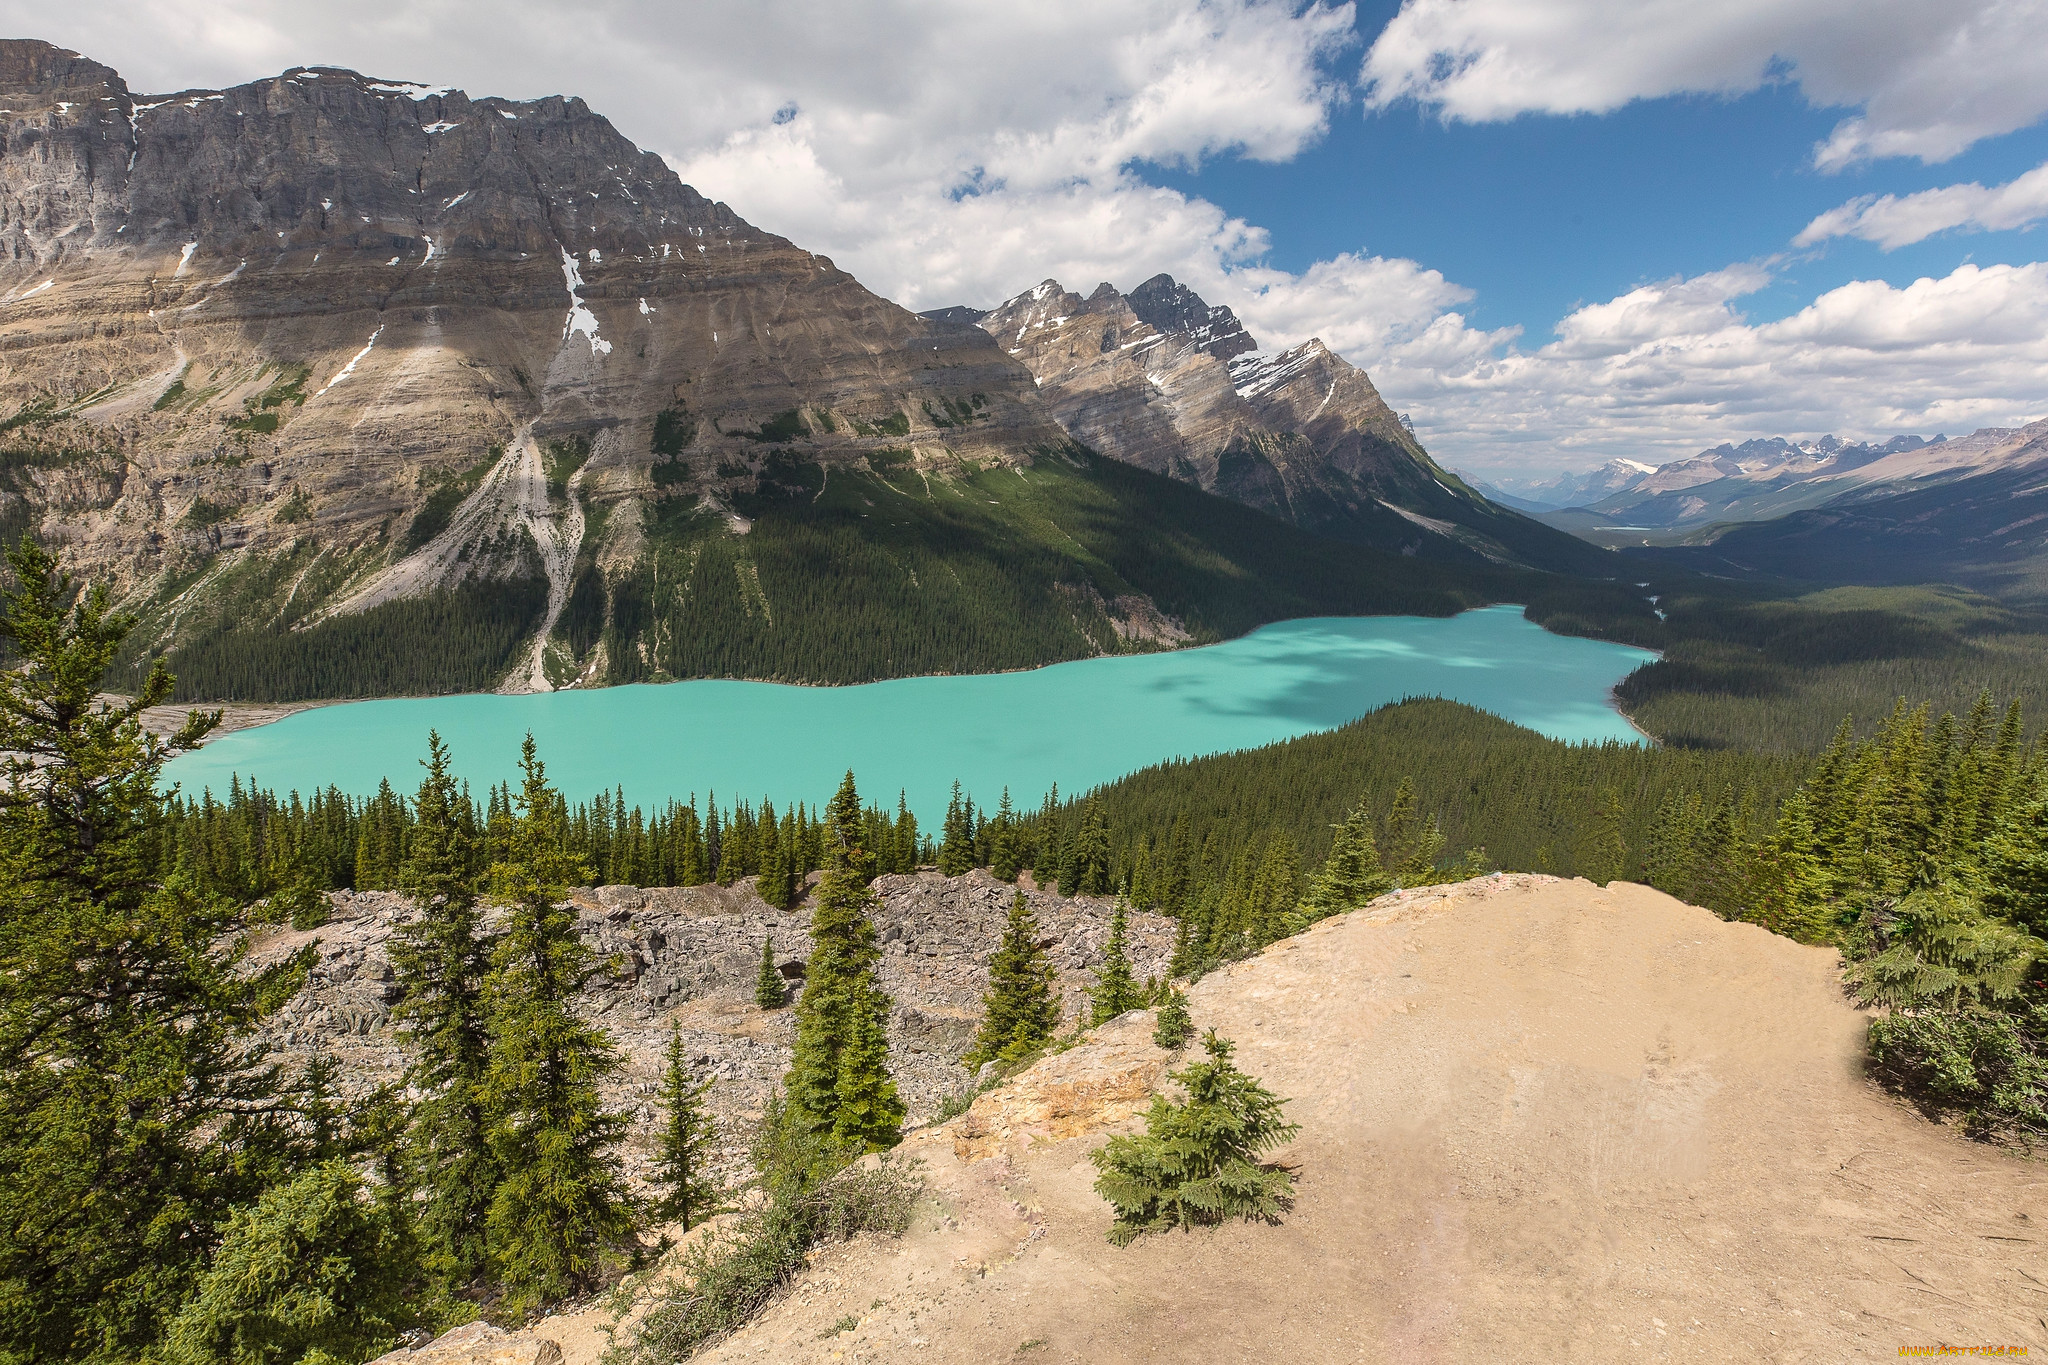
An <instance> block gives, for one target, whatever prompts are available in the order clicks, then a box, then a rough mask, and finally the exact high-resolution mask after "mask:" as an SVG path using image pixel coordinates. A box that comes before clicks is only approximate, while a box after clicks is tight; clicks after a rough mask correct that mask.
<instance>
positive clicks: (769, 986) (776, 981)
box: [754, 934, 789, 1010]
mask: <svg viewBox="0 0 2048 1365" xmlns="http://www.w3.org/2000/svg"><path fill="white" fill-rule="evenodd" d="M754 1003H755V1004H756V1005H758V1006H760V1007H761V1008H762V1009H764V1010H779V1009H781V1008H782V1007H783V1006H784V1005H786V1004H788V1003H789V987H788V985H787V984H786V983H785V982H784V981H783V979H782V973H781V972H779V971H777V970H776V967H775V938H774V936H773V935H772V934H771V935H770V936H769V937H767V938H764V939H762V940H761V970H760V971H759V972H757V973H755V975H754Z"/></svg>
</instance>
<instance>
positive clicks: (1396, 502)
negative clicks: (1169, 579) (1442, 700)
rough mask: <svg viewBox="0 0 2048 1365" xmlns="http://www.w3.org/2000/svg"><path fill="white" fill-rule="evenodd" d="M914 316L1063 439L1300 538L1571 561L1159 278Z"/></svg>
mask: <svg viewBox="0 0 2048 1365" xmlns="http://www.w3.org/2000/svg"><path fill="white" fill-rule="evenodd" d="M927 316H929V317H933V318H935V319H942V320H945V321H948V322H950V323H952V324H953V325H956V326H958V325H959V324H961V323H963V322H966V321H968V320H970V319H971V320H973V321H975V322H976V323H977V324H978V325H979V326H980V327H981V328H982V329H983V330H985V331H987V332H988V333H989V334H990V335H992V336H993V337H995V339H996V340H997V342H998V343H999V344H1000V345H1001V346H1002V348H1003V349H1004V350H1006V351H1007V352H1009V353H1010V354H1011V355H1013V356H1015V357H1017V359H1019V360H1021V361H1023V362H1024V363H1025V364H1026V365H1027V366H1029V367H1030V369H1031V372H1032V374H1033V375H1035V376H1036V377H1037V379H1038V384H1039V393H1040V395H1041V396H1042V397H1043V398H1044V399H1045V400H1046V401H1047V403H1049V404H1050V405H1051V407H1052V410H1053V413H1054V414H1055V415H1056V416H1057V417H1058V418H1059V420H1060V423H1061V425H1062V426H1064V427H1065V428H1066V430H1067V432H1068V433H1069V434H1070V435H1072V436H1073V437H1074V439H1076V440H1078V441H1080V442H1082V443H1083V444H1085V445H1088V446H1091V447H1093V448H1094V449H1096V450H1098V451H1100V452H1102V453H1103V454H1105V455H1110V456H1113V457H1115V458H1116V459H1119V460H1123V461H1126V462H1128V463H1130V464H1135V465H1138V466H1140V467H1141V468H1144V469H1149V470H1152V471H1153V472H1155V473H1160V474H1167V475H1170V476H1171V477H1173V478H1177V479H1181V480H1184V481H1185V482H1188V483H1192V484H1195V485H1197V486H1198V487H1201V488H1203V489H1206V490H1208V491H1209V492H1212V493H1218V494H1221V495H1223V496H1225V497H1229V498H1233V499H1235V500H1237V501H1239V502H1242V503H1246V504H1249V505H1250V506H1253V507H1257V508H1259V509H1260V510H1262V511H1266V512H1270V513H1272V514H1273V515H1275V516H1278V517H1282V518H1284V519H1286V520H1288V521H1292V522H1294V523H1295V524H1296V525H1298V526H1301V527H1303V528H1305V529H1307V530H1313V531H1319V532H1322V533H1324V534H1328V535H1333V536H1336V537H1338V538H1340V539H1346V540H1355V541H1360V542H1363V543H1366V544H1371V545H1376V546H1381V547H1384V548H1397V547H1398V548H1400V549H1402V550H1404V551H1406V552H1408V553H1417V552H1424V551H1427V552H1432V553H1453V554H1464V553H1477V554H1479V555H1481V556H1484V557H1487V558H1491V559H1496V560H1501V561H1509V562H1521V563H1534V564H1538V565H1540V566H1543V567H1554V566H1556V565H1557V564H1558V563H1560V562H1562V560H1568V559H1570V558H1571V557H1572V556H1573V555H1574V554H1575V553H1576V552H1575V550H1574V549H1573V548H1572V547H1569V546H1566V545H1565V544H1564V543H1563V542H1561V541H1559V540H1557V539H1556V538H1555V537H1554V536H1553V535H1552V534H1551V533H1549V532H1548V531H1547V530H1546V529H1545V528H1543V527H1540V526H1537V525H1535V524H1534V523H1532V522H1530V521H1528V520H1527V519H1526V518H1523V517H1521V516H1519V515H1517V514H1514V513H1511V512H1506V511H1504V510H1503V509H1501V508H1499V507H1496V506H1494V505H1493V504H1491V503H1489V502H1487V501H1486V499H1485V498H1483V497H1481V496H1480V495H1479V494H1478V493H1476V492H1474V491H1473V490H1472V489H1470V488H1468V487H1467V486H1465V484H1464V483H1462V482H1461V481H1460V480H1459V479H1458V477H1457V476H1456V475H1455V474H1452V473H1450V472H1448V471H1447V470H1445V469H1443V468H1442V467H1441V466H1439V465H1438V464H1437V463H1436V462H1435V461H1434V460H1432V459H1431V458H1430V457H1429V455H1428V453H1427V452H1426V451H1424V450H1423V448H1422V446H1421V443H1420V442H1418V441H1417V440H1416V439H1415V436H1414V433H1412V432H1410V431H1409V430H1408V429H1407V427H1405V426H1404V425H1403V424H1402V422H1401V419H1400V418H1399V417H1398V416H1397V415H1396V414H1395V413H1394V411H1393V410H1392V409H1391V408H1389V407H1388V406H1387V404H1386V401H1385V400H1384V399H1382V398H1381V397H1380V394H1379V391H1378V390H1377V389H1375V388H1374V387H1373V384H1372V380H1371V379H1369V378H1368V377H1367V376H1366V374H1365V372H1364V371H1363V370H1360V369H1358V368H1357V367H1356V366H1354V365H1352V364H1350V363H1349V362H1347V361H1346V360H1344V359H1343V358H1342V357H1341V356H1338V355H1335V354H1333V353H1332V352H1331V351H1330V350H1329V348H1328V347H1326V346H1324V345H1323V344H1322V342H1320V341H1315V340H1311V341H1307V342H1304V343H1303V344H1301V345H1299V346H1296V347H1293V348H1291V349H1289V350H1286V351H1281V352H1279V353H1277V354H1270V355H1269V354H1266V353H1264V352H1262V351H1260V350H1259V347H1258V343H1257V341H1256V340H1255V339H1254V338H1253V337H1252V336H1251V335H1250V334H1249V333H1248V332H1246V331H1245V329H1244V326H1243V324H1241V323H1240V322H1239V321H1238V319H1237V317H1236V315H1235V314H1233V313H1232V312H1231V310H1230V309H1228V308H1222V307H1213V308H1212V307H1211V306H1209V304H1207V303H1205V302H1204V301H1203V300H1202V298H1201V297H1200V296H1199V295H1197V294H1196V293H1195V292H1194V291H1193V290H1191V289H1189V288H1188V287H1187V286H1186V285H1183V284H1179V283H1177V282H1176V281H1175V280H1174V279H1173V277H1172V276H1170V275H1156V276H1154V277H1153V278H1151V279H1149V280H1147V281H1145V283H1143V284H1142V285H1139V286H1138V287H1137V288H1136V289H1134V290H1132V291H1131V292H1130V293H1129V294H1128V295H1125V294H1121V293H1119V292H1117V290H1116V289H1115V288H1114V287H1113V286H1111V285H1109V284H1101V285H1098V286H1096V288H1095V291H1094V292H1093V293H1091V294H1089V295H1088V296H1087V297H1086V298H1083V297H1081V296H1080V295H1078V294H1074V293H1071V292H1069V291H1068V290H1066V289H1065V288H1063V287H1062V286H1061V285H1060V283H1059V282H1058V281H1057V280H1047V281H1045V282H1044V283H1042V284H1040V285H1039V286H1038V287H1037V288H1035V289H1033V290H1031V291H1029V292H1028V293H1024V294H1020V295H1018V296H1017V297H1016V298H1014V299H1011V300H1009V301H1008V302H1007V303H1004V304H1002V305H1001V306H999V307H997V308H995V309H992V310H990V311H989V312H987V313H985V314H980V315H978V316H976V315H974V314H973V313H972V311H971V310H962V309H943V310H939V311H938V312H937V313H935V314H928V315H927ZM1560 556H1561V557H1562V560H1561V559H1560Z"/></svg>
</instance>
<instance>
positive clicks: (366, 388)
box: [0, 41, 1061, 685]
mask: <svg viewBox="0 0 2048 1365" xmlns="http://www.w3.org/2000/svg"><path fill="white" fill-rule="evenodd" d="M0 105H4V108H5V110H6V112H5V113H4V114H0V246H4V253H5V255H4V260H0V357H4V360H0V417H5V416H9V415H11V416H12V417H13V418H14V420H13V421H11V422H9V423H8V424H7V425H8V427H9V428H10V430H9V431H8V432H7V440H8V442H9V443H10V445H11V446H12V447H14V448H16V449H20V450H24V451H26V452H28V453H29V456H28V458H25V459H22V460H17V461H15V462H14V464H13V465H12V466H10V468H9V470H8V471H7V473H6V474H5V476H4V477H5V478H7V479H9V480H11V486H10V488H9V490H8V492H7V494H6V497H5V503H4V506H0V517H4V519H5V520H7V521H8V522H9V523H10V524H11V525H15V526H20V525H24V524H27V525H33V526H34V527H35V528H36V529H37V530H39V531H40V533H41V534H42V535H44V536H45V537H46V538H52V539H56V540H60V541H62V542H64V544H65V545H66V558H67V561H68V563H69V564H70V565H71V566H72V567H73V568H74V569H77V570H82V571H84V572H86V573H90V574H93V575H95V576H99V577H103V578H111V579H113V580H114V581H116V582H117V583H119V584H120V585H122V586H123V587H124V588H125V589H128V590H130V592H131V600H134V601H137V602H146V601H147V599H148V596H149V593H150V592H151V591H152V590H153V589H154V588H155V587H156V586H157V585H158V584H160V583H163V582H165V581H166V580H167V579H172V578H178V577H189V576H190V575H192V574H194V573H196V572H199V571H201V570H205V571H206V572H207V578H206V580H205V581H204V582H203V583H202V585H201V586H200V587H199V588H198V589H197V590H196V591H195V592H193V593H192V594H190V595H189V596H187V597H186V598H184V599H183V600H182V601H181V602H180V603H179V604H178V606H177V607H176V608H173V609H170V610H167V611H165V612H164V613H162V614H161V615H160V616H158V617H156V618H153V619H154V621H155V623H156V624H157V625H159V626H160V627H161V628H162V629H164V630H170V629H172V628H174V627H175V626H176V625H178V623H179V622H189V620H191V619H192V618H193V617H194V616H196V615H200V614H203V610H202V609H203V608H204V607H205V605H206V603H207V602H208V601H209V600H213V599H210V598H209V597H208V593H209V592H213V591H214V589H215V587H217V586H218V584H219V583H220V581H222V579H223V576H224V575H225V576H229V577H232V576H235V575H239V581H240V587H239V589H238V591H240V592H242V593H243V600H242V603H241V609H243V610H247V609H248V608H249V607H250V606H252V605H253V606H255V607H256V608H257V609H258V610H257V614H258V616H259V617H260V616H261V615H262V614H263V612H266V611H279V612H285V613H287V614H288V615H289V616H290V618H291V619H294V620H296V619H303V618H306V617H308V616H310V615H317V614H318V613H320V612H323V611H330V610H336V609H339V610H345V611H346V610H359V609H362V608H364V607H368V606H373V605H376V604H377V603H379V602H382V601H387V600H391V599H392V598H394V597H403V596H408V595H415V594H418V593H420V592H424V591H429V590H432V589H435V588H440V587H447V586H449V585H451V584H454V583H457V582H460V581H462V580H464V579H470V578H483V579H491V578H503V577H511V576H532V575H534V574H536V573H540V572H543V571H545V572H546V573H547V575H548V577H549V579H550V581H551V584H552V586H553V587H554V588H555V592H554V593H553V595H552V598H551V602H550V611H551V613H552V614H555V615H558V614H559V612H560V610H561V607H562V598H563V597H564V596H565V594H566V587H567V582H566V580H567V575H568V572H569V569H570V566H571V564H572V563H573V561H574V560H575V558H576V556H577V554H578V552H579V550H583V551H584V552H585V553H586V554H587V553H588V548H589V547H586V546H584V545H582V540H583V536H584V533H585V530H586V525H588V527H589V529H590V530H591V534H593V535H597V534H598V532H597V530H596V526H597V523H599V522H600V521H601V522H602V525H603V531H602V536H603V545H602V546H601V547H600V549H599V554H600V556H601V557H602V556H610V557H611V558H613V559H622V560H625V561H630V560H631V558H632V556H633V554H634V552H635V548H634V547H635V538H636V535H637V528H638V527H639V526H640V524H641V521H642V519H643V517H644V515H645V514H646V512H647V509H648V507H649V505H650V504H652V503H653V502H655V501H657V500H661V499H677V498H680V499H684V500H685V501H686V502H692V503H698V504H701V505H702V506H704V507H705V508H707V509H709V510H712V511H717V510H719V509H720V508H721V507H722V506H723V505H724V504H723V497H724V493H725V491H726V490H727V489H729V488H731V487H734V486H748V485H749V484H750V483H751V480H752V478H753V476H754V471H755V470H756V469H757V468H758V466H759V465H760V463H761V461H762V458H763V456H764V455H765V454H767V453H769V452H772V451H774V450H779V449H786V448H794V449H796V450H799V451H802V452H804V454H805V455H806V457H807V458H811V459H818V460H822V461H827V462H829V461H831V460H835V459H839V460H844V459H858V458H860V457H861V456H862V455H863V454H864V453H866V452H867V451H869V450H874V449H880V448H884V447H888V448H893V449H897V450H902V449H904V448H908V449H909V450H910V451H911V452H912V453H913V457H914V458H916V459H917V460H919V461H921V462H931V461H937V462H944V461H948V460H968V461H977V462H986V461H989V460H1005V461H1028V459H1029V456H1028V451H1029V449H1030V448H1031V447H1032V446H1034V445H1039V444H1044V443H1047V442H1057V441H1059V440H1060V439H1061V435H1060V432H1059V430H1058V428H1057V427H1056V426H1055V425H1054V424H1053V423H1052V422H1051V421H1050V420H1049V419H1048V418H1047V417H1046V415H1045V413H1044V411H1043V409H1042V407H1041V406H1040V405H1039V404H1037V402H1036V401H1035V399H1034V397H1033V395H1032V394H1031V383H1030V377H1029V376H1028V375H1027V374H1026V373H1025V372H1024V371H1023V370H1022V368H1021V367H1019V366H1018V365H1016V364H1015V363H1014V362H1012V361H1011V360H1009V359H1008V358H1007V357H1005V356H1004V355H1003V354H1002V353H1001V351H1000V349H999V348H997V347H996V346H995V345H994V344H993V343H992V342H990V341H989V339H988V338H987V337H986V336H985V335H983V334H982V333H980V332H978V331H971V330H959V329H948V328H945V327H942V326H939V325H936V324H933V323H931V322H928V321H926V320H925V319H922V318H920V317H918V316H916V315H915V314H912V313H909V312H907V311H905V310H904V309H901V308H898V307H897V306H895V305H894V304H891V303H889V302H888V301H887V300H885V299H881V298H878V297H876V296H875V295H874V294H871V293H869V292H868V291H867V290H866V289H864V288H862V287H861V286H860V284H859V283H858V282H856V281H855V280H854V279H853V278H852V277H851V276H849V275H847V274H846V273H845V272H844V271H841V270H839V269H837V268H836V267H834V266H833V264H832V262H831V261H829V260H827V259H825V258H823V257H820V256H816V255H813V254H811V253H810V252H807V251H804V250H802V249H801V248H799V247H797V246H795V245H793V244H791V243H790V242H788V241H785V240H784V239H782V238H780V237H776V236H774V235H772V234H770V233H766V232H763V231H761V230H759V229H757V228H755V227H753V226H751V225H749V224H748V223H746V222H744V221H743V220H741V219H740V218H739V217H737V216H736V215H735V214H734V213H733V212H732V211H731V210H730V209H728V208H726V207H725V206H724V205H722V204H718V203H713V202H711V201H710V200H707V199H706V198H704V197H703V196H702V195H700V194H698V193H697V192H696V191H695V190H693V189H692V188H690V187H689V186H687V185H685V184H683V183H682V182H681V181H680V180H678V179H677V178H676V176H675V174H674V173H673V172H672V171H670V170H669V169H668V167H667V166H666V164H665V163H663V162H662V160H661V159H660V158H659V157H657V156H655V155H653V154H652V153H647V152H642V151H640V150H639V149H638V148H636V147H635V146H633V144H632V143H630V142H629V141H627V140H626V139H625V138H624V137H622V136H620V134H619V133H618V132H617V131H616V130H615V129H614V128H613V127H612V126H611V125H610V124H609V123H608V122H606V120H605V119H603V118H602V117H600V116H599V115H597V114H595V113H593V112H592V111H591V110H590V109H589V108H588V107H587V106H586V105H585V104H584V103H583V101H582V100H580V99H574V98H561V97H551V98H547V99H541V100H533V101H525V102H515V101H510V100H503V99H496V98H487V97H480V98H475V99H472V98H471V97H469V96H468V95H466V94H464V93H463V92H461V91H458V90H450V89H440V88H430V87H425V86H418V85H410V84H405V83H401V82H392V81H381V80H373V79H370V78H368V77H364V76H361V75H358V74H356V73H353V72H349V71H340V70H335V69H331V68H316V69H299V70H293V71H288V72H286V73H284V74H283V75H282V76H279V77H277V78H275V79H273V80H265V81H257V82H253V83H251V84H248V85H242V86H237V87H235V88H233V89H230V90H220V91H206V90H189V91H181V92H179V93H177V94H174V95H160V96H147V97H144V96H137V95H134V94H132V93H131V92H130V91H129V90H128V88H127V86H126V84H125V83H124V82H123V81H122V79H121V77H120V76H119V75H118V74H117V73H115V72H114V71H112V70H111V69H109V68H107V67H105V66H101V65H99V64H98V63H95V62H92V61H89V60H87V59H85V58H83V57H80V56H78V55H76V54H73V53H69V52H65V51H62V50H60V49H58V48H54V47H52V46H50V45H48V44H46V43H40V42H33V41H7V42H0ZM663 413H667V414H668V416H667V418H666V419H665V420H663V421H662V423H661V425H660V427H659V430H657V419H658V418H659V417H660V415H661V414H663ZM934 414H938V415H939V416H938V417H935V416H934ZM941 419H943V420H941ZM941 432H943V440H939V439H936V438H937V437H938V435H939V434H940V433H941ZM657 446H659V447H660V451H659V453H657V450H656V447H657ZM658 461H659V462H662V463H664V464H665V465H666V472H665V474H664V476H663V477H662V478H659V479H657V478H656V477H655V476H654V466H655V464H656V463H657V462H658ZM486 471H488V472H486ZM450 485H453V486H454V487H455V488H456V490H457V492H459V493H463V494H467V501H466V502H464V503H463V504H462V506H461V507H460V508H459V510H457V511H456V512H454V513H453V514H451V512H450V510H449V508H448V507H447V506H445V505H444V506H442V507H441V509H440V510H439V512H438V513H437V514H435V515H436V516H437V517H438V521H436V520H434V519H433V518H430V520H429V523H428V524H421V523H420V522H419V518H420V517H421V515H422V512H423V509H425V508H427V507H428V506H429V504H430V501H431V495H432V494H433V493H434V492H435V490H436V489H440V488H445V487H448V486H450ZM444 502H445V500H444ZM586 511H588V512H590V513H592V516H591V517H590V519H589V522H588V523H586V518H585V515H584V514H585V512H586ZM427 532H438V534H426V533H427ZM221 591H225V589H222V590H221ZM215 595H216V597H217V596H218V595H219V594H218V593H216V594H215ZM252 597H253V599H254V601H253V602H252V601H251V600H250V598H252ZM544 633H545V632H543V634H544ZM536 677H537V675H536ZM528 681H529V682H531V681H534V680H533V679H529V680H528ZM538 681H539V683H540V685H545V679H544V678H539V679H538Z"/></svg>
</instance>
